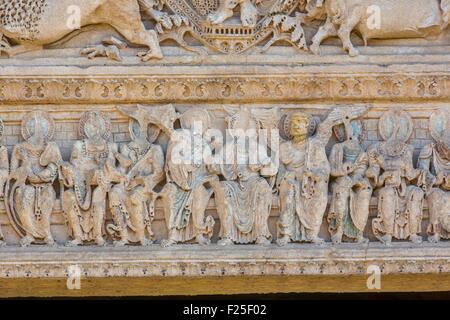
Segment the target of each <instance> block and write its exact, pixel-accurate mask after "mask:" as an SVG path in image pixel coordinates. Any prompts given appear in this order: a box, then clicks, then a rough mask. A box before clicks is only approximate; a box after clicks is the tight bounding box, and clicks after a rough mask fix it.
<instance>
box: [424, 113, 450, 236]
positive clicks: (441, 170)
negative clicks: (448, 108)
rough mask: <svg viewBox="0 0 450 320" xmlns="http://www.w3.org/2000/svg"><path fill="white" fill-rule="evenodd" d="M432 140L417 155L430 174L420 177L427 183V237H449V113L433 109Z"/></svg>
mask: <svg viewBox="0 0 450 320" xmlns="http://www.w3.org/2000/svg"><path fill="white" fill-rule="evenodd" d="M430 133H431V135H432V137H433V139H434V142H433V143H431V144H429V145H427V146H425V147H424V148H423V150H422V152H421V153H420V156H419V168H420V169H422V170H425V171H426V172H427V173H428V174H432V175H433V178H432V179H428V180H427V181H423V185H424V186H425V187H426V188H425V189H426V191H427V195H426V199H427V203H428V212H429V215H430V222H429V224H428V228H427V233H428V241H430V242H439V240H440V239H441V238H443V239H450V115H449V114H448V112H443V111H442V112H435V113H434V114H433V115H432V116H431V118H430Z"/></svg>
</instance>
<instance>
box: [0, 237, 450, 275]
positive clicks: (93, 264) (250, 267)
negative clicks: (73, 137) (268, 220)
mask: <svg viewBox="0 0 450 320" xmlns="http://www.w3.org/2000/svg"><path fill="white" fill-rule="evenodd" d="M0 258H1V259H0V278H66V277H67V276H68V272H69V271H68V268H69V267H71V266H78V267H79V268H80V269H81V273H82V277H90V278H92V277H93V278H95V277H175V276H189V277H203V276H205V277H206V276H260V275H267V276H269V275H272V276H284V275H292V276H294V275H295V276H299V275H322V276H335V275H344V274H345V275H365V274H366V272H367V268H368V267H369V266H370V265H376V266H378V267H379V268H380V270H381V273H382V274H385V275H387V274H446V273H450V248H449V247H448V246H447V245H446V244H438V245H436V244H433V245H431V244H422V245H413V244H409V243H394V244H393V245H392V247H386V246H384V245H382V244H379V243H370V244H369V245H356V244H342V245H339V246H331V245H326V246H324V247H320V246H315V245H311V244H293V245H288V246H286V247H284V248H280V247H277V246H275V245H272V246H269V247H266V248H262V247H259V246H254V245H249V246H238V247H231V248H223V247H221V246H217V245H211V246H208V247H200V246H197V245H182V246H176V247H173V248H170V249H163V248H161V247H160V246H158V245H153V246H150V247H127V248H114V247H109V248H108V250H105V249H104V248H96V247H80V248H65V247H58V248H46V247H38V246H33V247H31V248H28V249H27V248H18V247H6V248H3V249H2V251H1V253H0Z"/></svg>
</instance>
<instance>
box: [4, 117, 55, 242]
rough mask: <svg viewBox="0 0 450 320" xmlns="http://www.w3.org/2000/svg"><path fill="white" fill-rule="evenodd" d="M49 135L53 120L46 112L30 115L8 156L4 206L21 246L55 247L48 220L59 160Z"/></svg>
mask: <svg viewBox="0 0 450 320" xmlns="http://www.w3.org/2000/svg"><path fill="white" fill-rule="evenodd" d="M53 132H54V123H53V119H52V118H51V117H50V116H49V115H48V114H47V113H46V112H43V111H34V112H32V113H30V114H28V115H26V116H25V117H24V118H23V120H22V136H23V138H24V139H25V141H24V142H22V143H20V144H18V145H16V146H15V147H14V149H13V152H12V158H11V175H10V181H9V183H8V185H9V187H10V189H9V191H8V193H7V194H6V199H5V200H6V201H5V202H6V207H7V211H8V214H9V216H10V218H11V221H12V222H13V227H14V228H15V229H16V231H17V232H18V233H19V235H20V236H21V237H22V239H21V241H20V243H21V245H22V246H27V245H30V244H32V243H35V242H37V241H41V242H43V243H45V244H48V245H53V244H54V243H55V241H54V239H53V237H52V234H51V230H50V218H51V213H52V210H53V205H54V203H55V199H56V193H55V190H54V188H53V182H54V181H55V179H56V178H57V177H58V165H59V164H60V163H61V161H62V159H61V154H60V152H59V148H58V146H57V145H56V144H55V143H53V142H50V140H51V138H52V136H53Z"/></svg>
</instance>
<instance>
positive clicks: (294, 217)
mask: <svg viewBox="0 0 450 320" xmlns="http://www.w3.org/2000/svg"><path fill="white" fill-rule="evenodd" d="M366 110H367V109H366V108H343V107H342V108H336V109H334V110H333V111H332V112H331V113H330V114H329V115H328V117H327V119H326V120H325V121H323V122H322V123H320V124H319V126H318V128H317V133H316V134H315V135H313V133H314V131H315V126H316V122H315V119H314V118H313V117H311V116H310V115H308V114H305V113H300V112H297V113H294V114H293V115H292V116H291V117H290V121H288V120H289V117H287V118H286V120H285V127H286V128H285V131H288V133H287V134H286V136H288V137H289V138H290V141H287V142H284V143H283V144H282V145H281V148H280V159H281V163H282V164H283V165H284V167H285V170H284V173H283V174H282V175H281V176H280V177H279V178H280V182H279V185H280V187H279V190H280V205H281V208H280V209H281V213H280V219H279V222H278V240H277V243H278V244H279V245H281V246H282V245H286V244H287V243H288V242H291V241H308V242H312V243H317V244H321V243H323V242H324V240H323V239H321V238H320V237H319V231H320V226H321V224H322V220H323V216H324V214H325V210H326V208H327V202H328V181H329V178H330V172H331V166H330V163H329V161H328V158H327V154H326V150H325V147H326V145H327V143H328V141H329V139H330V137H331V134H332V128H333V126H335V125H338V124H341V123H342V122H343V121H344V119H346V120H347V121H350V120H352V119H355V118H357V117H359V116H360V115H362V114H363V113H365V112H366ZM281 172H283V171H281Z"/></svg>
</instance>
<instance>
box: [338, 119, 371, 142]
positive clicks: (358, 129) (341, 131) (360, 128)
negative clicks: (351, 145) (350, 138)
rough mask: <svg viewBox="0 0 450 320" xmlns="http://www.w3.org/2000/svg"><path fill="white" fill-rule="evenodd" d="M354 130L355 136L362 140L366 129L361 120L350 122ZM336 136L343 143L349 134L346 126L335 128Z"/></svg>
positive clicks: (341, 125)
mask: <svg viewBox="0 0 450 320" xmlns="http://www.w3.org/2000/svg"><path fill="white" fill-rule="evenodd" d="M350 125H351V126H352V129H353V134H354V135H355V136H356V137H358V139H361V137H363V136H364V134H365V128H364V125H363V123H362V122H361V120H353V121H351V122H350ZM333 131H334V134H335V136H336V138H337V140H338V141H339V142H343V141H345V140H346V139H347V133H346V131H345V125H344V124H340V125H337V126H334V127H333Z"/></svg>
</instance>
